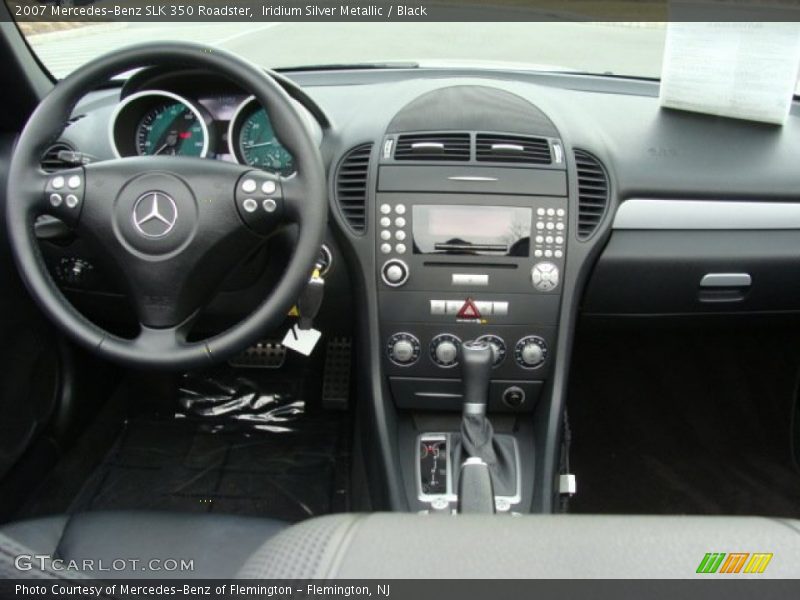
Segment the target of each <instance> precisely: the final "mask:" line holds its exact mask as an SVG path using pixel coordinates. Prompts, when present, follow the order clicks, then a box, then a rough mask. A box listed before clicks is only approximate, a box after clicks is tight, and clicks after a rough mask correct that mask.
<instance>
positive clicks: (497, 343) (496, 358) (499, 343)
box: [475, 334, 506, 367]
mask: <svg viewBox="0 0 800 600" xmlns="http://www.w3.org/2000/svg"><path fill="white" fill-rule="evenodd" d="M475 341H476V342H486V343H487V344H489V346H490V347H491V349H492V366H493V367H497V366H499V365H500V363H502V362H503V361H504V360H505V359H506V343H505V342H504V341H503V338H501V337H500V336H497V335H491V334H489V335H482V336H481V337H479V338H478V339H476V340H475Z"/></svg>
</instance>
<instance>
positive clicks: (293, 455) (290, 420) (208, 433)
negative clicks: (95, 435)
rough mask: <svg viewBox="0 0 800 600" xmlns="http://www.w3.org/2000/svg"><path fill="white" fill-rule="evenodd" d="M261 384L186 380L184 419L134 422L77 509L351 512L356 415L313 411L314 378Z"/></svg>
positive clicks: (289, 515)
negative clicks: (351, 426)
mask: <svg viewBox="0 0 800 600" xmlns="http://www.w3.org/2000/svg"><path fill="white" fill-rule="evenodd" d="M193 377H194V376H193ZM262 379H266V380H267V381H268V385H266V386H265V385H263V381H261V382H259V381H258V377H257V375H248V376H246V377H242V376H236V377H234V378H233V379H230V378H229V379H228V380H225V379H222V378H220V377H206V378H200V379H198V378H197V377H194V379H191V380H186V381H184V384H183V385H182V387H181V392H180V398H179V402H178V409H177V410H178V412H177V413H176V415H175V416H174V417H173V418H135V419H132V420H129V421H128V422H127V423H126V424H125V427H124V430H123V433H122V435H121V437H120V439H119V440H118V441H117V443H116V445H115V446H114V448H113V449H112V450H111V452H110V453H109V454H108V456H107V457H106V459H105V460H104V462H103V464H102V465H101V466H100V468H99V469H97V471H96V472H95V473H94V475H93V476H92V477H91V479H90V480H89V481H88V482H87V484H86V485H85V486H84V488H83V490H82V491H81V493H80V494H79V495H78V497H77V498H76V499H75V501H74V502H73V505H72V507H71V509H70V511H71V512H77V511H86V510H124V509H136V510H176V511H192V512H214V513H228V514H239V515H254V516H262V517H274V518H279V519H282V520H286V521H299V520H301V519H305V518H308V517H312V516H316V515H322V514H327V513H331V512H342V511H346V510H348V488H349V481H348V473H349V454H348V421H347V415H346V414H345V413H339V412H334V411H324V410H322V409H320V408H319V407H318V406H317V405H315V404H312V405H308V404H307V403H306V401H305V396H306V394H304V392H303V390H304V389H308V388H310V387H315V386H310V385H309V380H308V379H305V380H303V379H298V378H290V379H286V380H283V381H275V378H274V376H273V375H271V374H267V375H266V377H265V376H264V375H262ZM311 383H314V382H313V381H311ZM264 387H269V389H270V393H266V392H263V391H262V389H263V388H264Z"/></svg>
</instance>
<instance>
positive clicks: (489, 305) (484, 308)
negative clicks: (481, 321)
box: [475, 301, 494, 317]
mask: <svg viewBox="0 0 800 600" xmlns="http://www.w3.org/2000/svg"><path fill="white" fill-rule="evenodd" d="M475 308H477V309H478V312H479V313H481V316H482V317H488V316H489V315H491V314H492V313H493V312H494V303H493V302H486V301H483V302H480V301H479V302H475Z"/></svg>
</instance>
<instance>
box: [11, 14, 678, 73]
mask: <svg viewBox="0 0 800 600" xmlns="http://www.w3.org/2000/svg"><path fill="white" fill-rule="evenodd" d="M20 26H21V28H22V30H23V33H25V35H26V38H27V40H28V42H29V44H30V46H31V47H32V48H33V50H34V51H35V52H36V54H37V55H38V56H39V58H40V59H41V61H42V63H43V64H44V65H45V66H46V67H47V68H48V69H49V70H50V72H51V73H52V74H53V75H54V76H55V77H57V78H63V77H64V76H66V75H68V74H69V73H70V72H71V71H73V70H74V69H76V68H78V67H79V66H81V65H82V64H83V63H85V62H87V61H89V60H91V59H92V58H95V57H97V56H99V55H101V54H103V53H105V52H109V51H111V50H115V49H117V48H120V47H123V46H126V45H129V44H135V43H141V42H149V41H163V40H183V41H202V42H203V43H207V44H210V45H212V46H217V47H219V48H224V49H227V50H231V51H233V52H236V53H239V54H241V55H242V56H244V57H245V58H248V59H250V60H252V61H253V62H256V63H257V64H260V65H262V66H264V67H270V68H281V67H284V68H285V67H308V66H317V65H330V64H343V65H348V64H359V63H361V64H363V63H385V62H394V61H400V62H409V61H410V62H414V63H419V64H420V65H421V66H426V65H441V64H442V63H444V62H447V63H453V62H454V61H455V62H457V63H458V64H460V65H464V66H468V65H474V66H484V67H493V66H498V67H499V66H504V67H512V68H528V69H554V70H575V71H580V72H588V73H613V74H617V75H629V76H637V77H656V78H657V77H659V74H660V71H661V60H662V54H663V51H664V38H665V33H666V26H665V24H664V23H613V24H612V23H592V22H518V23H419V22H417V23H399V22H395V23H313V22H303V23H263V22H262V23H186V22H184V23H153V22H148V23H120V22H116V23H100V24H85V23H21V24H20Z"/></svg>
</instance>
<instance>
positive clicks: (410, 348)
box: [386, 333, 420, 367]
mask: <svg viewBox="0 0 800 600" xmlns="http://www.w3.org/2000/svg"><path fill="white" fill-rule="evenodd" d="M386 353H387V354H388V355H389V360H391V361H392V362H393V363H394V364H396V365H400V366H401V367H408V366H411V365H413V364H414V363H415V362H417V359H419V353H420V345H419V340H418V339H417V338H416V337H415V336H413V335H411V334H410V333H395V334H394V335H393V336H391V337H390V338H389V343H388V344H387V347H386Z"/></svg>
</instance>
